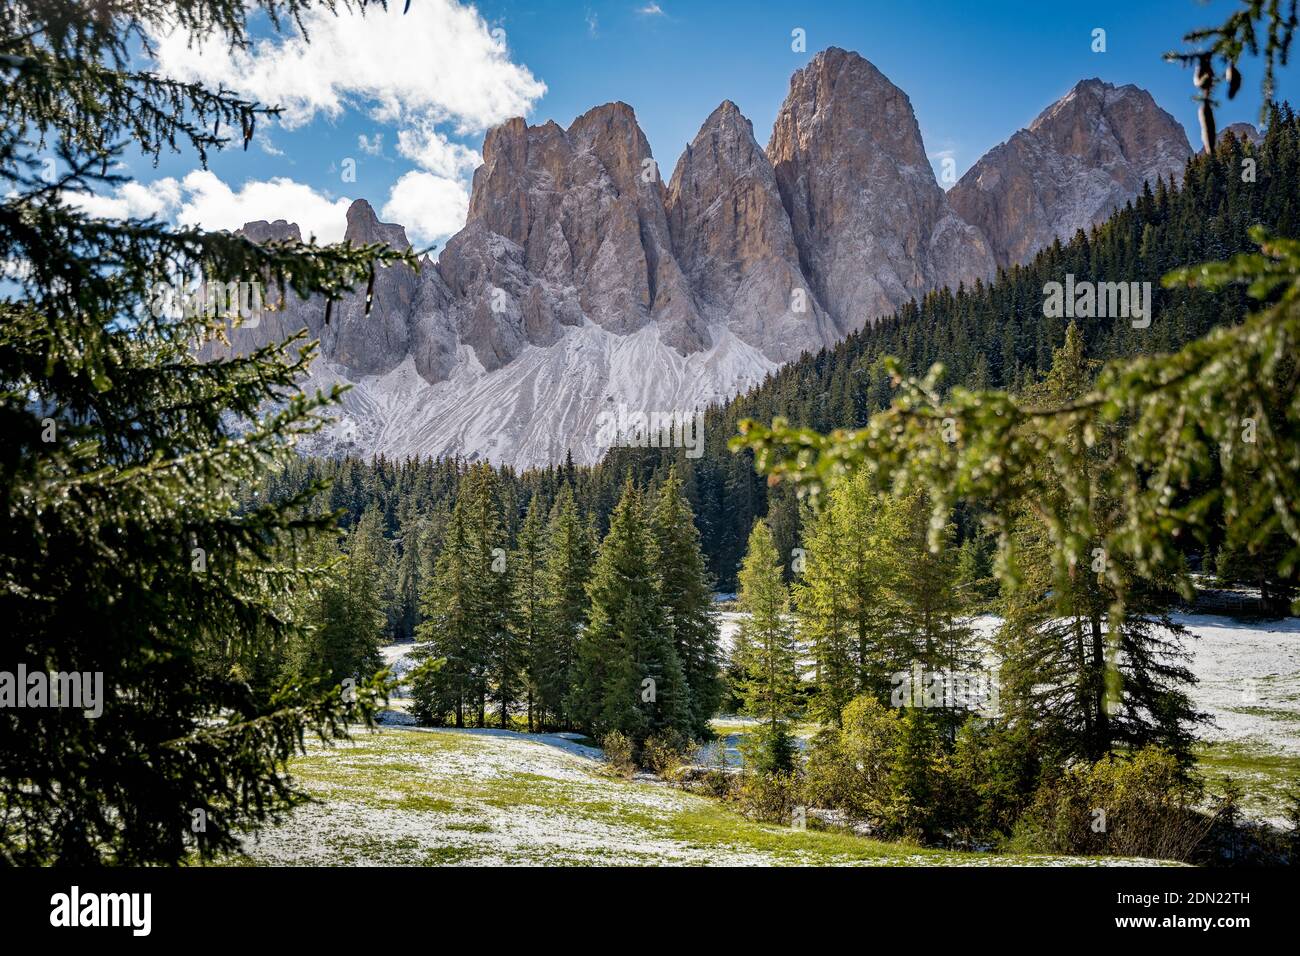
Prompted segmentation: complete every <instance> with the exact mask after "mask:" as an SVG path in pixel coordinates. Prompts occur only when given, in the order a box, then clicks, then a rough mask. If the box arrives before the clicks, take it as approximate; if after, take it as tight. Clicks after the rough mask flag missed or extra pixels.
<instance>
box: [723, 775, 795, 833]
mask: <svg viewBox="0 0 1300 956" xmlns="http://www.w3.org/2000/svg"><path fill="white" fill-rule="evenodd" d="M800 783H801V782H800V780H799V776H798V774H797V773H795V772H793V771H790V772H785V773H779V772H778V773H746V774H745V775H744V778H743V779H742V781H741V783H740V785H739V787H738V788H737V791H736V800H737V802H738V805H739V809H740V812H741V813H742V814H744V815H745V816H747V817H749V818H750V819H751V820H762V821H764V822H766V823H780V824H784V825H785V826H789V825H790V824H791V821H792V820H793V818H794V811H795V808H796V807H800V806H802V800H801V785H800Z"/></svg>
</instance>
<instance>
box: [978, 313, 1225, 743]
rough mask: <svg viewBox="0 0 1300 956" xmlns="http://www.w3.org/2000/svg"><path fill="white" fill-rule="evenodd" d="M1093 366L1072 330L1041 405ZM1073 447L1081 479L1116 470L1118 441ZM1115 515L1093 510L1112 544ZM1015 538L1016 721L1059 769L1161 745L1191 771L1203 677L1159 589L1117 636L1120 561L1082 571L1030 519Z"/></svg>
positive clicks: (1010, 688)
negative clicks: (1064, 762)
mask: <svg viewBox="0 0 1300 956" xmlns="http://www.w3.org/2000/svg"><path fill="white" fill-rule="evenodd" d="M1095 365H1096V363H1095V362H1091V361H1090V360H1088V359H1087V358H1086V357H1085V356H1084V353H1083V342H1082V336H1081V335H1080V332H1079V329H1078V327H1077V326H1076V325H1074V324H1073V323H1072V324H1071V325H1070V326H1069V329H1068V330H1067V332H1066V337H1065V343H1064V345H1062V346H1061V348H1059V349H1057V350H1056V351H1055V353H1054V355H1053V361H1052V367H1051V370H1050V372H1049V373H1048V376H1047V379H1046V380H1045V381H1044V382H1043V383H1042V384H1041V385H1039V386H1036V387H1035V388H1034V389H1033V390H1032V391H1031V396H1032V397H1033V398H1034V399H1036V400H1038V401H1042V402H1044V403H1057V404H1059V403H1065V402H1069V401H1072V400H1074V399H1076V398H1077V397H1078V396H1079V395H1082V394H1084V393H1085V392H1086V391H1087V390H1088V389H1089V388H1090V387H1091V385H1092V380H1093V376H1094V375H1095ZM1075 441H1076V442H1077V443H1078V448H1079V449H1080V451H1081V453H1080V461H1081V463H1082V464H1081V469H1080V473H1079V474H1077V475H1076V476H1075V477H1077V479H1078V480H1080V481H1092V480H1096V479H1098V477H1099V476H1098V475H1097V474H1096V473H1097V472H1100V471H1102V470H1104V469H1106V468H1108V467H1110V465H1109V461H1108V452H1110V451H1111V441H1112V435H1111V434H1109V433H1108V432H1106V431H1099V432H1098V433H1096V434H1094V435H1085V434H1084V432H1083V429H1082V427H1080V428H1079V431H1078V434H1077V435H1076V436H1075ZM1085 445H1086V446H1087V447H1085ZM1036 477H1038V478H1039V480H1040V482H1041V484H1042V487H1043V489H1044V490H1043V493H1042V496H1041V501H1042V504H1043V506H1044V507H1045V508H1046V509H1051V508H1053V507H1054V506H1055V502H1054V500H1053V499H1054V498H1055V497H1059V496H1063V495H1064V494H1065V491H1064V490H1063V489H1062V488H1061V487H1060V482H1061V479H1060V478H1059V477H1057V476H1056V475H1055V474H1054V473H1052V472H1051V471H1050V470H1049V469H1048V468H1046V467H1044V468H1042V469H1041V471H1040V473H1039V474H1038V475H1037V476H1036ZM1101 484H1102V483H1101V482H1100V481H1099V485H1101ZM1114 508H1115V504H1114V503H1113V502H1108V501H1107V500H1106V499H1105V497H1104V496H1101V495H1099V497H1098V499H1097V500H1096V501H1095V502H1094V513H1095V514H1097V515H1098V516H1099V518H1100V520H1101V522H1102V523H1101V525H1100V527H1099V529H1098V531H1099V535H1100V536H1101V538H1102V539H1104V536H1105V535H1106V534H1107V533H1108V532H1109V531H1110V530H1111V527H1112V525H1111V524H1110V523H1111V522H1114V521H1115V520H1116V517H1115V513H1114ZM1013 533H1014V536H1015V543H1016V549H1015V555H1016V573H1017V578H1018V580H1019V581H1020V582H1021V586H1020V587H1017V588H1015V589H1013V590H1010V591H1009V592H1008V594H1007V597H1006V601H1005V604H1004V608H1003V616H1004V623H1003V625H1002V627H1001V628H1000V629H999V633H998V645H999V656H1000V657H1001V659H1002V661H1003V666H1002V690H1001V703H1002V706H1003V709H1004V711H1005V712H1006V715H1007V717H1008V718H1009V719H1010V720H1012V721H1022V722H1025V723H1026V724H1028V725H1029V726H1032V727H1034V728H1036V731H1037V735H1038V739H1039V742H1040V746H1041V747H1042V748H1043V749H1044V751H1045V752H1048V753H1050V754H1051V756H1052V757H1054V758H1056V759H1066V758H1069V757H1074V756H1079V757H1084V758H1086V759H1088V760H1094V761H1095V760H1098V759H1100V758H1101V757H1103V756H1104V755H1106V754H1107V753H1111V752H1113V751H1115V750H1117V749H1121V748H1129V747H1132V748H1139V747H1142V746H1146V745H1148V744H1156V745H1159V746H1162V747H1165V748H1166V749H1168V750H1170V751H1171V752H1172V753H1174V754H1175V755H1176V756H1178V757H1179V759H1180V760H1181V761H1183V762H1184V763H1186V762H1189V761H1190V760H1191V743H1192V735H1191V728H1192V726H1193V725H1194V724H1195V723H1196V722H1197V721H1198V720H1199V719H1201V718H1200V715H1199V714H1197V712H1196V711H1195V709H1194V708H1193V707H1192V706H1191V703H1190V700H1189V698H1188V695H1187V691H1186V688H1187V687H1188V685H1190V684H1191V683H1193V682H1194V677H1193V676H1192V674H1191V672H1190V670H1189V669H1188V668H1187V666H1186V660H1187V654H1186V652H1185V651H1184V650H1183V649H1182V646H1181V638H1182V635H1183V634H1184V633H1185V629H1184V628H1183V627H1182V626H1181V625H1179V624H1177V623H1175V622H1174V621H1172V620H1171V619H1170V618H1169V616H1168V614H1167V613H1166V612H1165V611H1164V610H1163V608H1164V607H1166V606H1167V605H1168V603H1169V597H1168V594H1167V593H1166V594H1164V595H1162V594H1161V593H1160V591H1159V588H1158V584H1157V583H1154V582H1143V583H1139V584H1136V585H1135V586H1134V587H1133V588H1132V589H1131V592H1130V595H1129V601H1128V613H1127V614H1125V616H1124V617H1123V619H1122V620H1121V621H1120V622H1119V623H1118V626H1116V623H1115V621H1114V619H1113V618H1112V617H1111V608H1112V606H1113V605H1114V603H1115V601H1116V594H1115V589H1114V585H1113V583H1112V581H1113V579H1112V577H1111V574H1112V573H1113V572H1114V570H1115V569H1113V568H1110V567H1109V566H1108V565H1109V562H1111V561H1114V560H1121V559H1120V557H1119V556H1116V555H1111V554H1108V553H1107V552H1106V549H1104V548H1102V547H1100V546H1097V547H1089V546H1088V545H1091V544H1092V543H1093V542H1083V543H1081V544H1080V545H1079V547H1078V551H1079V553H1080V555H1081V557H1080V558H1079V559H1078V560H1077V561H1073V562H1070V561H1064V560H1061V559H1060V556H1059V553H1058V552H1057V551H1055V550H1054V549H1053V548H1052V546H1051V544H1050V540H1049V536H1048V531H1047V529H1046V528H1045V527H1044V525H1043V523H1042V521H1041V520H1040V519H1039V517H1038V516H1037V515H1035V514H1032V513H1028V512H1027V513H1026V514H1024V515H1023V516H1022V518H1021V519H1020V520H1019V521H1017V523H1016V525H1015V527H1014V530H1013ZM1121 573H1123V572H1121Z"/></svg>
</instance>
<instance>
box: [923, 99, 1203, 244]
mask: <svg viewBox="0 0 1300 956" xmlns="http://www.w3.org/2000/svg"><path fill="white" fill-rule="evenodd" d="M1191 151H1192V150H1191V146H1190V145H1189V144H1188V142H1187V133H1186V131H1185V130H1184V129H1183V127H1182V125H1181V124H1180V123H1179V122H1178V121H1177V120H1175V119H1174V118H1173V117H1172V116H1170V115H1169V114H1168V113H1166V112H1165V111H1164V110H1162V109H1161V108H1160V107H1159V106H1157V105H1156V102H1155V100H1154V99H1152V97H1151V94H1150V93H1148V92H1147V91H1146V90H1143V89H1141V88H1139V87H1136V86H1133V85H1131V84H1130V85H1126V86H1115V85H1113V84H1111V83H1106V82H1103V81H1102V80H1100V79H1095V78H1094V79H1088V80H1082V81H1080V82H1079V83H1077V84H1075V86H1074V87H1073V88H1072V89H1071V90H1070V91H1069V92H1068V93H1066V94H1065V95H1064V96H1062V97H1061V98H1060V99H1059V100H1057V101H1056V102H1055V103H1053V104H1051V105H1050V106H1049V107H1047V109H1045V110H1043V112H1042V113H1040V114H1039V115H1038V117H1037V118H1035V119H1034V121H1033V122H1032V123H1030V124H1029V126H1028V128H1026V129H1023V130H1020V131H1019V132H1018V133H1016V134H1015V135H1014V136H1012V137H1011V138H1010V139H1009V140H1007V141H1006V142H1005V143H1002V144H1001V145H999V146H996V147H994V148H993V149H992V150H990V151H989V152H988V153H987V154H986V155H985V156H984V157H982V158H981V159H980V160H979V162H977V163H976V164H975V165H974V166H972V167H971V168H970V169H969V170H968V171H967V172H966V174H965V175H964V176H962V178H961V179H960V180H959V181H958V182H957V184H956V185H955V186H954V187H953V188H952V189H951V190H949V192H948V199H949V202H951V203H952V207H953V208H954V209H955V210H957V212H958V213H959V214H960V215H961V216H962V218H963V219H965V220H966V221H967V222H969V223H972V224H974V225H976V226H978V227H979V228H980V229H981V230H982V231H983V232H984V234H985V235H986V236H987V237H988V238H989V241H990V242H991V243H992V245H993V250H994V253H995V254H996V256H997V259H998V264H999V265H1004V266H1005V265H1009V264H1011V263H1017V262H1025V261H1027V260H1028V259H1029V258H1031V257H1032V256H1033V255H1034V253H1036V252H1037V251H1038V250H1039V249H1041V248H1042V247H1044V246H1046V245H1050V244H1051V242H1052V241H1053V240H1054V239H1056V238H1058V237H1060V238H1062V239H1068V238H1069V237H1070V236H1072V235H1074V233H1075V232H1076V231H1077V230H1079V229H1085V230H1086V229H1089V228H1091V227H1092V226H1093V225H1095V224H1096V223H1098V222H1100V221H1101V220H1103V219H1105V218H1106V217H1107V216H1108V215H1110V213H1111V212H1112V211H1113V210H1114V209H1115V208H1116V207H1117V206H1121V205H1123V204H1124V203H1125V202H1126V201H1128V200H1129V199H1131V198H1132V197H1133V196H1135V195H1137V194H1138V193H1139V192H1141V190H1142V184H1143V183H1144V182H1152V183H1154V182H1155V181H1156V180H1157V179H1161V178H1168V177H1170V176H1173V177H1175V178H1181V176H1182V171H1183V167H1184V165H1186V162H1187V157H1188V156H1189V155H1190V154H1191Z"/></svg>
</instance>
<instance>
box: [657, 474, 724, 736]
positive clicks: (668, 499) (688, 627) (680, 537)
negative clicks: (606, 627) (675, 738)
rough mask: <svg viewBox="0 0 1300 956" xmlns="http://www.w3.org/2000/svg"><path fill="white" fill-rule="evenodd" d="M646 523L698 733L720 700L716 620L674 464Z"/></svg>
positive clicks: (697, 540)
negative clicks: (650, 529) (649, 519)
mask: <svg viewBox="0 0 1300 956" xmlns="http://www.w3.org/2000/svg"><path fill="white" fill-rule="evenodd" d="M651 525H652V530H653V533H654V537H655V545H656V549H655V554H656V556H657V561H656V564H657V572H658V576H659V581H660V586H661V588H662V596H663V607H664V610H665V614H666V621H665V623H666V625H667V627H668V629H669V631H670V633H671V635H672V642H673V647H674V649H675V650H676V651H677V658H678V660H679V661H680V662H681V666H682V672H683V674H684V675H685V678H686V684H687V686H688V687H689V688H690V701H691V730H692V732H693V733H694V734H695V735H696V736H697V737H703V736H704V735H706V734H707V733H708V727H709V720H710V719H712V717H713V715H714V714H715V713H716V712H717V709H718V703H719V701H720V699H721V683H720V680H719V675H718V621H717V616H716V614H715V613H714V611H713V588H712V581H711V576H710V575H709V572H708V569H707V568H706V567H705V564H704V555H703V554H702V553H701V552H700V535H699V532H698V531H697V530H696V528H695V516H694V514H693V513H692V511H691V505H690V502H688V501H687V500H686V496H685V494H684V493H683V491H682V483H681V480H680V479H679V478H678V477H677V469H676V467H675V466H674V467H672V468H670V469H669V472H668V478H667V479H666V480H665V481H664V483H663V485H662V486H661V487H660V489H659V498H658V500H657V502H656V503H655V508H654V513H653V515H652V516H651Z"/></svg>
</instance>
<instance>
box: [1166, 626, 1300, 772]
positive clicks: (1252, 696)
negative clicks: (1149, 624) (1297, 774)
mask: <svg viewBox="0 0 1300 956" xmlns="http://www.w3.org/2000/svg"><path fill="white" fill-rule="evenodd" d="M1173 619H1174V621H1175V622H1176V623H1179V624H1182V625H1183V626H1184V627H1186V628H1188V630H1190V631H1191V632H1192V635H1195V636H1194V637H1193V636H1190V635H1189V637H1188V639H1187V648H1188V650H1190V651H1191V652H1192V662H1191V668H1192V672H1193V673H1194V674H1195V675H1196V676H1197V678H1198V681H1199V683H1198V684H1197V685H1196V686H1195V687H1194V688H1193V689H1192V700H1193V701H1194V702H1195V703H1196V705H1197V706H1198V707H1199V708H1200V709H1202V710H1204V711H1207V712H1208V713H1210V714H1211V715H1212V717H1213V719H1214V724H1213V726H1209V727H1205V728H1203V729H1202V731H1201V734H1200V736H1201V737H1203V738H1204V739H1205V740H1208V741H1216V742H1217V741H1232V742H1237V743H1244V744H1250V745H1253V746H1260V747H1263V748H1265V749H1268V750H1271V751H1277V752H1280V753H1285V754H1289V755H1291V756H1300V618H1285V619H1283V620H1280V621H1260V622H1255V621H1250V622H1245V621H1239V620H1235V619H1233V618H1230V617H1220V616H1217V615H1210V614H1178V615H1173Z"/></svg>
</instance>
